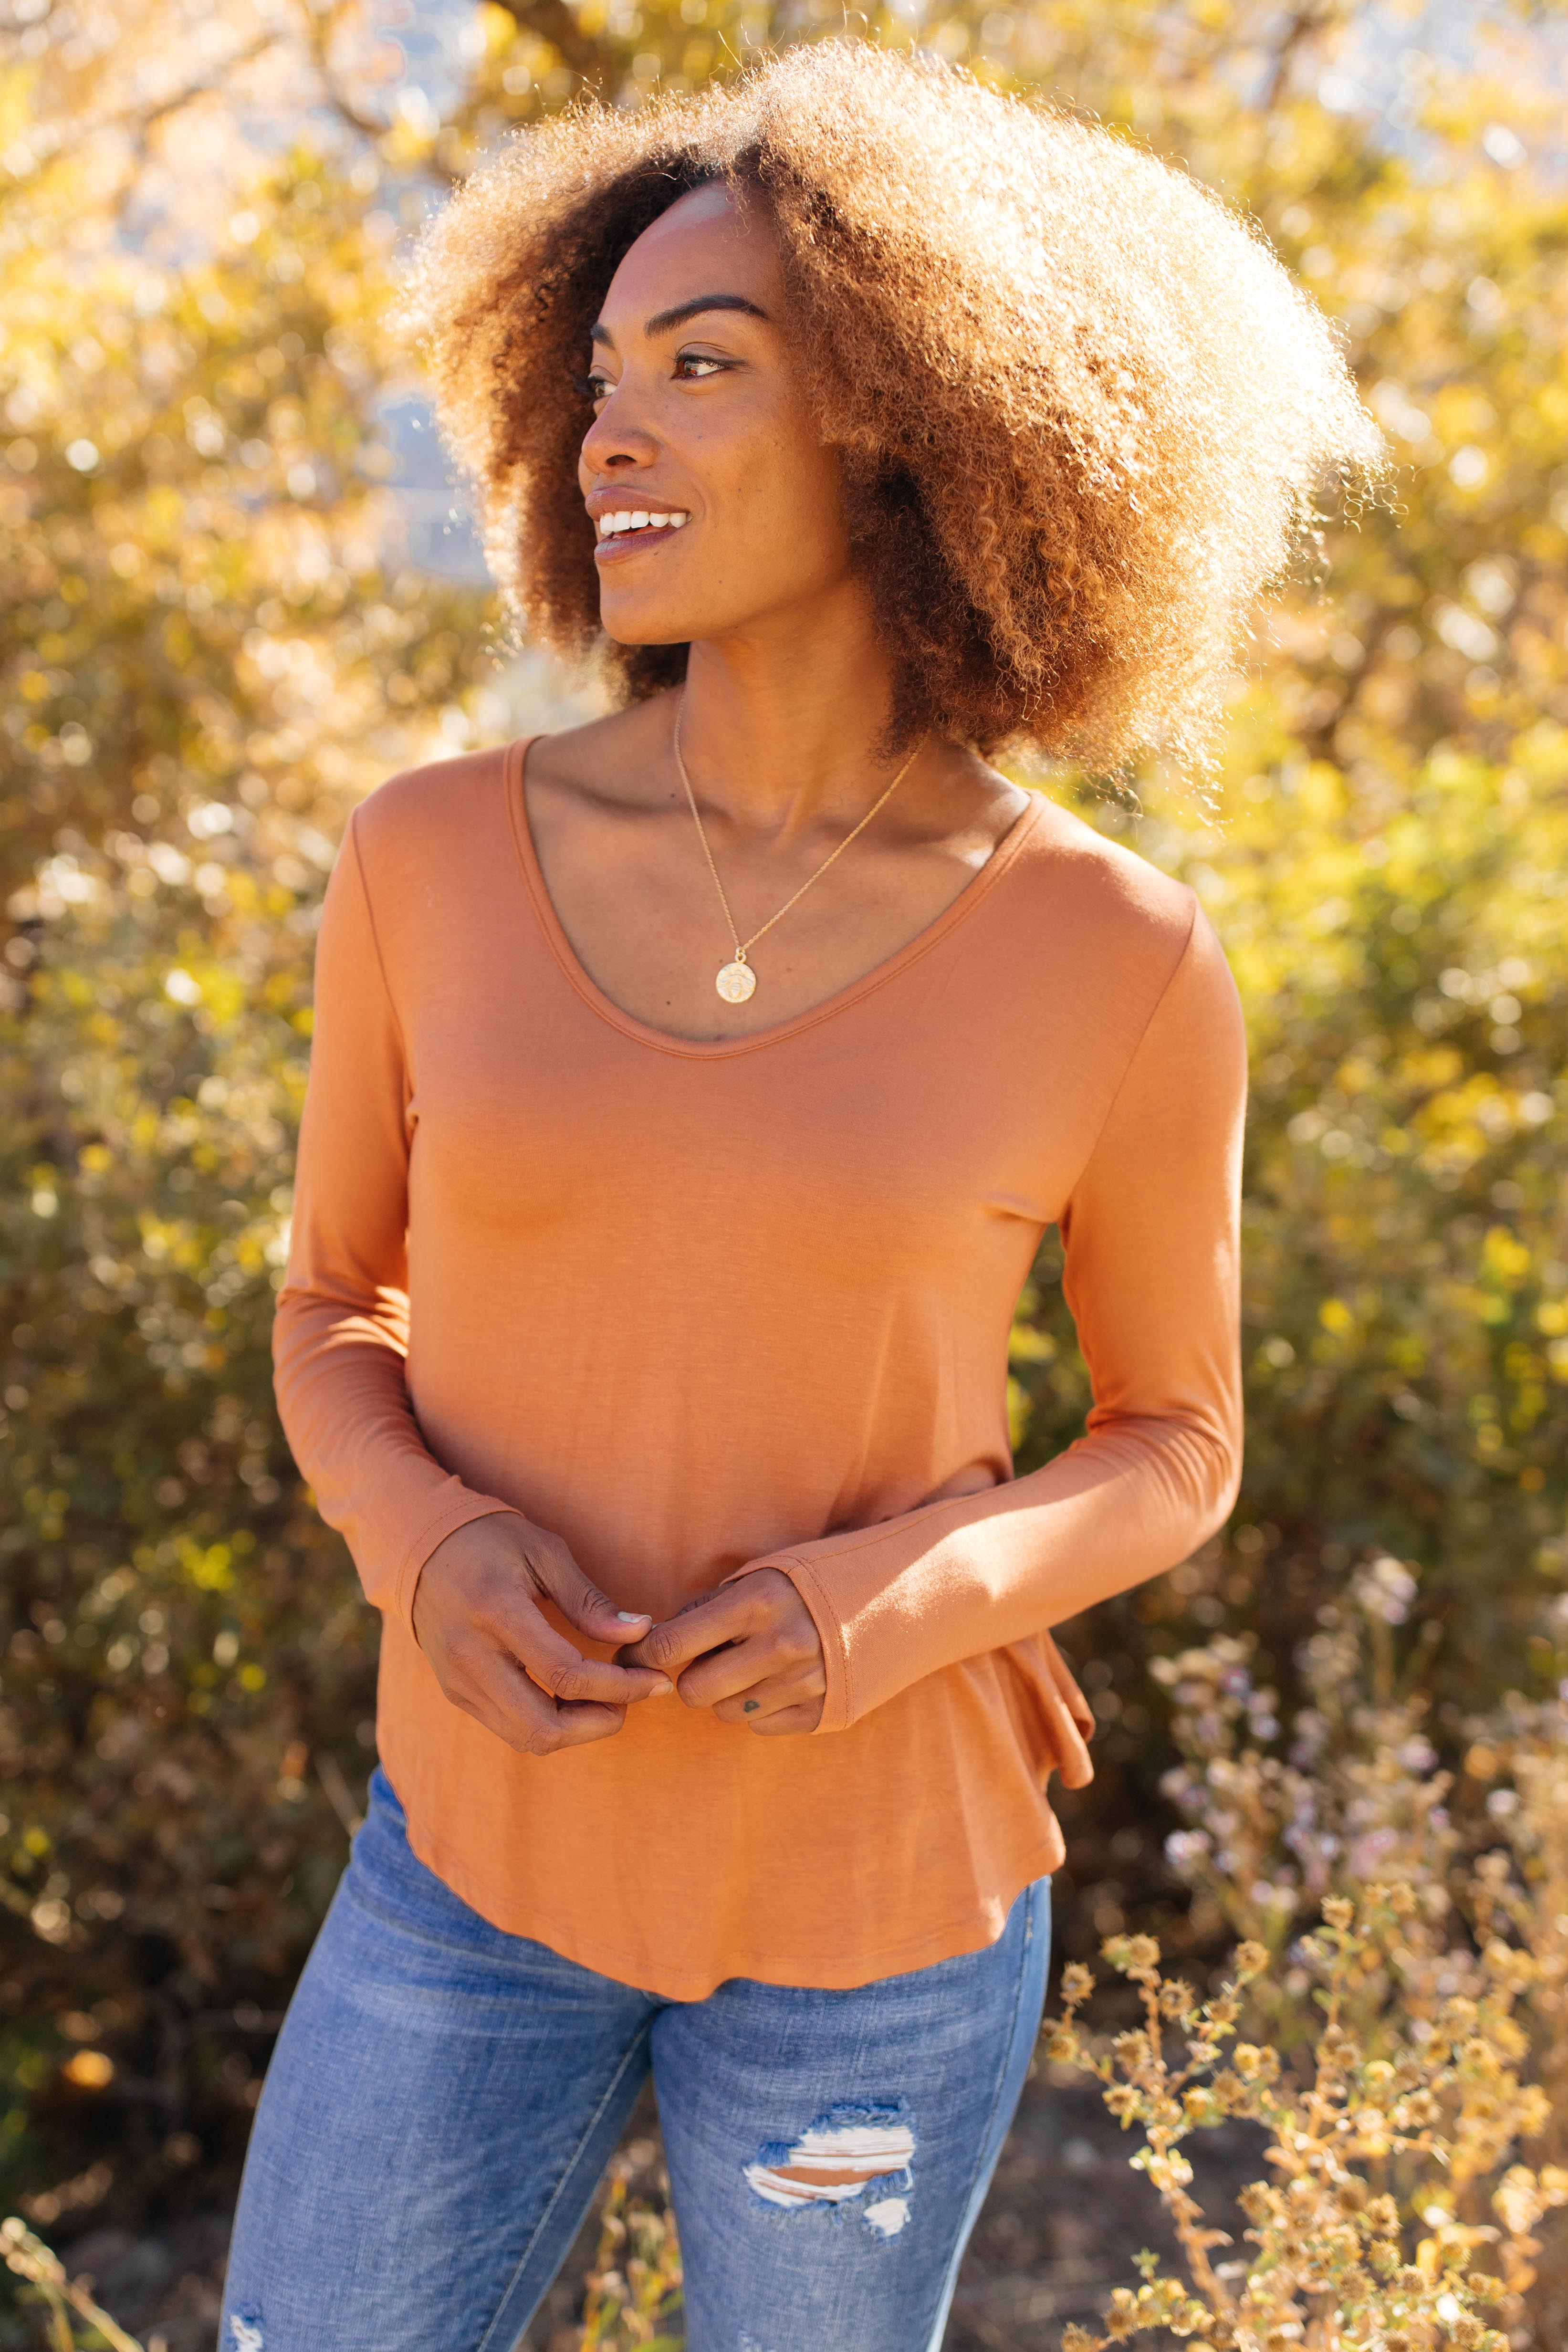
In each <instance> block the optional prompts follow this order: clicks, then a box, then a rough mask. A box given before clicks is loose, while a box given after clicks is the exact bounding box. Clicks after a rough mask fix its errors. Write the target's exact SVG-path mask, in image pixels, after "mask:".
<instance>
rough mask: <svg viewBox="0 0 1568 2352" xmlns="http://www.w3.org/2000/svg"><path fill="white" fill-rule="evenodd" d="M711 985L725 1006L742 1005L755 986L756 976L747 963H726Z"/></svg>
mask: <svg viewBox="0 0 1568 2352" xmlns="http://www.w3.org/2000/svg"><path fill="white" fill-rule="evenodd" d="M713 985H714V987H715V988H716V989H717V990H718V992H719V993H720V995H721V997H722V998H723V1000H724V1002H725V1003H726V1004H744V1003H745V1001H746V999H747V997H748V996H750V995H751V994H752V991H753V990H754V989H755V987H756V985H757V975H756V973H755V972H754V971H752V967H751V965H750V964H749V963H741V962H739V961H737V962H735V963H727V964H725V966H724V967H723V969H722V971H721V972H720V974H719V976H718V978H717V980H715V982H713Z"/></svg>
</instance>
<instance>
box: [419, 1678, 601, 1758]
mask: <svg viewBox="0 0 1568 2352" xmlns="http://www.w3.org/2000/svg"><path fill="white" fill-rule="evenodd" d="M448 1695H449V1696H455V1702H456V1704H457V1705H458V1706H460V1707H461V1708H462V1709H463V1711H464V1713H465V1714H467V1715H471V1716H472V1717H474V1719H475V1721H476V1722H478V1723H482V1724H483V1725H484V1727H485V1728H486V1730H487V1731H493V1732H494V1733H495V1735H496V1737H497V1738H499V1739H504V1740H505V1742H506V1744H507V1746H508V1747H509V1748H516V1750H517V1751H518V1753H519V1754H520V1755H522V1756H553V1755H556V1754H558V1753H559V1752H560V1751H561V1749H563V1748H582V1747H585V1746H586V1745H587V1743H588V1742H589V1741H590V1740H595V1739H608V1738H611V1737H612V1735H613V1734H614V1733H616V1732H617V1731H619V1730H620V1728H621V1726H622V1725H623V1724H624V1723H625V1721H626V1708H625V1707H624V1706H596V1705H594V1704H591V1703H584V1702H574V1703H572V1704H570V1705H567V1706H558V1705H557V1704H556V1702H555V1701H554V1700H553V1699H552V1698H549V1697H547V1696H546V1695H545V1694H544V1692H543V1691H542V1690H541V1689H540V1688H539V1687H538V1685H536V1684H534V1683H533V1682H531V1681H530V1679H529V1677H528V1675H525V1674H524V1673H523V1672H522V1671H521V1668H520V1667H517V1666H515V1665H513V1664H512V1663H511V1662H510V1659H506V1658H502V1657H499V1656H498V1657H496V1658H495V1659H494V1661H493V1664H492V1667H491V1670H490V1671H489V1673H488V1674H480V1675H477V1676H476V1675H468V1676H466V1677H465V1678H464V1681H463V1683H462V1685H461V1686H460V1687H459V1688H458V1690H457V1692H456V1693H455V1694H448Z"/></svg>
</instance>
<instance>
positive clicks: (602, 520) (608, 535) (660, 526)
mask: <svg viewBox="0 0 1568 2352" xmlns="http://www.w3.org/2000/svg"><path fill="white" fill-rule="evenodd" d="M690 520H691V518H690V516H689V514H654V513H650V512H649V511H648V510H647V509H646V508H643V507H635V508H634V507H623V508H622V509H619V511H618V512H616V513H615V514H607V515H601V516H600V517H599V537H600V538H601V539H617V538H619V537H620V536H621V535H622V534H623V533H624V532H626V531H628V530H684V529H685V527H686V525H687V524H688V523H689V521H690Z"/></svg>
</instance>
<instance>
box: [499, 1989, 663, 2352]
mask: <svg viewBox="0 0 1568 2352" xmlns="http://www.w3.org/2000/svg"><path fill="white" fill-rule="evenodd" d="M651 2025H652V2020H651V2019H649V2020H648V2021H647V2024H645V2025H644V2026H643V2027H642V2028H641V2029H640V2030H639V2032H638V2033H637V2038H636V2040H635V2041H634V2042H632V2043H631V2044H630V2046H629V2048H628V2049H627V2050H626V2053H625V2054H624V2055H623V2057H622V2059H621V2063H620V2064H619V2065H618V2066H617V2067H616V2071H615V2073H614V2074H612V2075H611V2077H610V2079H609V2081H608V2082H607V2083H606V2084H605V2091H604V2096H603V2097H602V2098H601V2099H600V2101H599V2104H598V2105H597V2106H596V2107H595V2110H594V2112H593V2114H592V2115H591V2116H589V2118H588V2121H587V2123H586V2124H585V2125H584V2128H583V2134H582V2137H581V2138H580V2139H579V2140H578V2142H577V2145H576V2147H574V2150H573V2151H572V2154H571V2156H570V2158H568V2160H567V2161H566V2163H565V2164H563V2166H562V2168H561V2178H560V2179H559V2180H558V2181H557V2182H556V2184H555V2192H554V2194H553V2196H552V2198H551V2200H550V2202H549V2204H548V2205H546V2207H545V2209H544V2210H543V2212H542V2214H541V2215H540V2217H539V2220H538V2221H536V2222H535V2224H534V2228H533V2234H532V2236H531V2238H530V2239H529V2242H528V2243H527V2245H526V2246H524V2248H523V2250H522V2252H521V2254H520V2255H519V2256H518V2258H517V2261H516V2263H515V2264H514V2265H513V2268H512V2273H511V2276H510V2278H509V2279H508V2281H507V2283H506V2285H505V2286H504V2287H503V2289H502V2290H501V2294H500V2301H499V2302H498V2303H497V2305H496V2307H495V2309H494V2311H493V2312H492V2313H491V2315H490V2323H489V2326H488V2327H487V2328H486V2330H485V2332H484V2334H483V2335H482V2336H480V2338H479V2343H478V2344H477V2345H476V2347H474V2352H490V2346H491V2339H492V2338H493V2336H494V2335H495V2331H496V2323H497V2321H498V2320H499V2319H500V2315H501V2314H502V2312H503V2311H504V2310H505V2309H506V2307H507V2305H508V2303H509V2302H510V2300H511V2297H512V2294H513V2293H514V2291H515V2289H516V2286H517V2283H518V2281H519V2279H520V2278H521V2276H522V2274H523V2273H524V2271H525V2270H526V2269H527V2268H528V2265H529V2263H530V2262H531V2260H532V2258H533V2250H534V2248H535V2247H536V2246H537V2245H538V2243H539V2242H540V2240H541V2238H542V2236H543V2234H544V2232H545V2231H546V2229H547V2228H548V2227H549V2225H550V2221H551V2219H552V2216H553V2214H554V2211H555V2209H556V2207H557V2206H558V2205H559V2204H560V2202H561V2200H562V2198H563V2196H564V2194H565V2191H566V2183H567V2182H568V2181H569V2180H570V2179H571V2178H572V2174H573V2171H574V2168H575V2167H576V2164H577V2162H578V2159H579V2158H581V2156H582V2153H583V2150H584V2148H585V2147H587V2145H588V2142H589V2141H590V2140H591V2139H592V2138H593V2137H594V2134H595V2130H596V2129H597V2127H598V2125H599V2122H600V2119H601V2117H602V2116H604V2113H605V2109H606V2107H607V2106H608V2105H609V2104H610V2101H611V2100H612V2099H613V2098H614V2097H615V2095H616V2089H617V2088H618V2086H619V2084H620V2080H621V2077H622V2075H623V2074H625V2073H626V2068H627V2067H628V2066H629V2065H630V2064H631V2063H632V2060H633V2059H634V2058H635V2057H636V2056H637V2052H638V2050H639V2049H640V2048H641V2047H642V2044H643V2043H644V2042H645V2041H646V2040H647V2035H648V2032H649V2030H650V2028H651ZM546 2284H549V2282H548V2281H546ZM532 2316H533V2314H532V2313H531V2312H530V2313H529V2315H528V2318H529V2319H531V2318H532ZM523 2325H524V2326H526V2325H527V2320H525V2321H524V2323H523ZM521 2332H522V2331H521V2328H520V2329H519V2330H518V2334H519V2335H520V2336H521ZM516 2340H517V2339H516V2337H513V2339H512V2342H513V2344H515V2342H516ZM509 2352H510V2347H509Z"/></svg>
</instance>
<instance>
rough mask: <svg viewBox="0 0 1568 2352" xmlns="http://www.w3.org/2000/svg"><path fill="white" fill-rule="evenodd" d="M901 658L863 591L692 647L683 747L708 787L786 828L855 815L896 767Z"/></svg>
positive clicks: (736, 810) (731, 813) (707, 794)
mask: <svg viewBox="0 0 1568 2352" xmlns="http://www.w3.org/2000/svg"><path fill="white" fill-rule="evenodd" d="M891 709H892V665H891V664H890V662H889V659H888V656H887V654H886V652H885V651H884V649H883V647H882V646H881V645H880V644H879V642H878V638H877V635H876V631H875V628H874V626H873V624H872V621H871V616H870V614H869V611H868V608H867V606H866V604H865V601H864V599H863V598H862V597H861V596H859V595H858V593H848V594H845V595H842V596H841V595H837V594H835V595H831V596H828V597H826V598H823V599H821V600H819V601H818V602H816V603H814V605H813V608H812V610H811V611H810V612H809V613H806V614H800V613H794V614H789V615H787V616H773V615H770V619H769V625H767V626H766V627H763V628H752V629H750V630H747V631H746V632H744V633H739V632H738V633H737V634H736V635H733V636H726V637H722V638H715V637H710V638H703V639H700V640H699V642H697V643H696V644H694V645H693V646H692V647H691V652H690V656H689V664H688V668H687V677H686V686H685V689H684V700H683V702H682V705H681V710H680V748H681V753H682V756H683V758H684V759H685V761H686V765H687V769H688V771H689V774H690V777H691V781H692V784H693V787H694V789H695V790H696V792H697V794H698V797H699V799H700V801H701V802H702V803H703V804H704V805H705V806H707V807H709V808H712V809H717V810H720V811H721V812H722V813H723V814H724V815H726V816H728V817H731V818H732V819H733V820H735V821H736V822H738V823H740V824H745V825H751V826H755V827H758V828H759V829H762V830H765V831H767V832H770V833H773V834H776V835H778V836H779V837H781V838H783V837H787V836H788V835H791V834H795V833H797V832H802V831H804V830H805V829H806V828H807V827H808V826H811V825H813V824H818V823H821V822H824V821H826V822H831V823H835V824H839V823H849V824H853V823H854V821H855V819H856V818H857V817H858V816H860V815H862V814H864V812H865V810H866V808H867V806H868V803H869V802H870V801H871V800H872V799H874V798H875V796H876V794H877V793H878V792H879V791H880V790H881V788H882V786H883V785H884V784H885V783H887V782H888V781H889V778H890V777H891V776H892V774H893V773H894V772H895V767H894V766H889V762H888V761H887V758H886V756H885V754H882V753H880V752H879V748H878V746H879V738H880V736H881V734H882V731H883V730H884V729H885V727H886V725H887V723H888V718H889V713H890V711H891Z"/></svg>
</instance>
